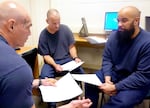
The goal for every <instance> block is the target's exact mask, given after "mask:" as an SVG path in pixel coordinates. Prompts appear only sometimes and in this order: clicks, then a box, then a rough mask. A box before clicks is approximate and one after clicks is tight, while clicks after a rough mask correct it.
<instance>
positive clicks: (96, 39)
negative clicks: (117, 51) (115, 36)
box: [85, 36, 107, 44]
mask: <svg viewBox="0 0 150 108" xmlns="http://www.w3.org/2000/svg"><path fill="white" fill-rule="evenodd" d="M85 38H86V39H87V40H88V41H89V42H90V43H91V44H102V43H106V42H107V40H106V39H104V38H100V37H97V36H88V37H85Z"/></svg>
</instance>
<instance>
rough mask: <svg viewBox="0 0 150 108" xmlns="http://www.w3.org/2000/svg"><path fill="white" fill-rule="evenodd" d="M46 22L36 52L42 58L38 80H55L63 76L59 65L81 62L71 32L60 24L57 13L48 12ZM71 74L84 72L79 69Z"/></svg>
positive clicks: (51, 10) (54, 10) (54, 11)
mask: <svg viewBox="0 0 150 108" xmlns="http://www.w3.org/2000/svg"><path fill="white" fill-rule="evenodd" d="M46 21H47V23H48V26H47V27H46V28H44V30H43V31H42V32H41V34H40V37H39V44H38V52H39V54H40V55H42V56H43V58H44V65H43V67H42V70H41V75H40V78H45V77H48V78H55V77H57V76H62V75H64V74H65V72H63V71H62V67H61V66H60V65H62V64H64V63H66V62H69V61H71V60H75V61H76V62H80V61H81V60H80V59H79V58H78V56H77V51H76V47H75V45H74V44H75V40H74V37H73V34H72V32H71V30H70V29H69V28H68V27H67V26H65V25H63V24H60V15H59V12H58V11H57V10H56V9H50V10H48V12H47V19H46ZM71 73H82V74H83V73H84V71H83V69H82V68H81V67H79V68H77V69H75V70H73V71H72V72H71Z"/></svg>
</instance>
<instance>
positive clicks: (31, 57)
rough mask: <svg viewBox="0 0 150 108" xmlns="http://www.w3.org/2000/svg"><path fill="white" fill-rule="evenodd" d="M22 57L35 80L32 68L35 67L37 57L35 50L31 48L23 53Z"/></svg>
mask: <svg viewBox="0 0 150 108" xmlns="http://www.w3.org/2000/svg"><path fill="white" fill-rule="evenodd" d="M22 57H23V58H24V59H25V60H26V62H27V63H28V64H29V66H30V67H31V69H32V72H33V76H34V78H35V73H34V70H35V69H34V67H35V61H36V57H37V48H33V49H31V50H30V51H28V52H25V53H23V54H22Z"/></svg>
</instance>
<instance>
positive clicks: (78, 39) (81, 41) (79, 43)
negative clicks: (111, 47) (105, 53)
mask: <svg viewBox="0 0 150 108" xmlns="http://www.w3.org/2000/svg"><path fill="white" fill-rule="evenodd" d="M93 35H95V36H98V37H99V38H106V35H99V34H93ZM91 36H92V35H91ZM74 39H75V41H76V45H77V46H84V47H92V48H103V47H104V46H105V44H104V43H103V44H90V43H89V42H88V41H87V40H86V39H85V38H84V37H80V36H79V34H78V33H74Z"/></svg>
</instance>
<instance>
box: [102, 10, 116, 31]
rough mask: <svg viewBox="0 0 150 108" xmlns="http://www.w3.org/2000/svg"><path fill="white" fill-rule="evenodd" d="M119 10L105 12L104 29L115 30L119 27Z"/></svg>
mask: <svg viewBox="0 0 150 108" xmlns="http://www.w3.org/2000/svg"><path fill="white" fill-rule="evenodd" d="M117 18H118V12H105V19H104V30H105V31H106V32H107V31H114V30H117V29H118V21H117Z"/></svg>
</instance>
